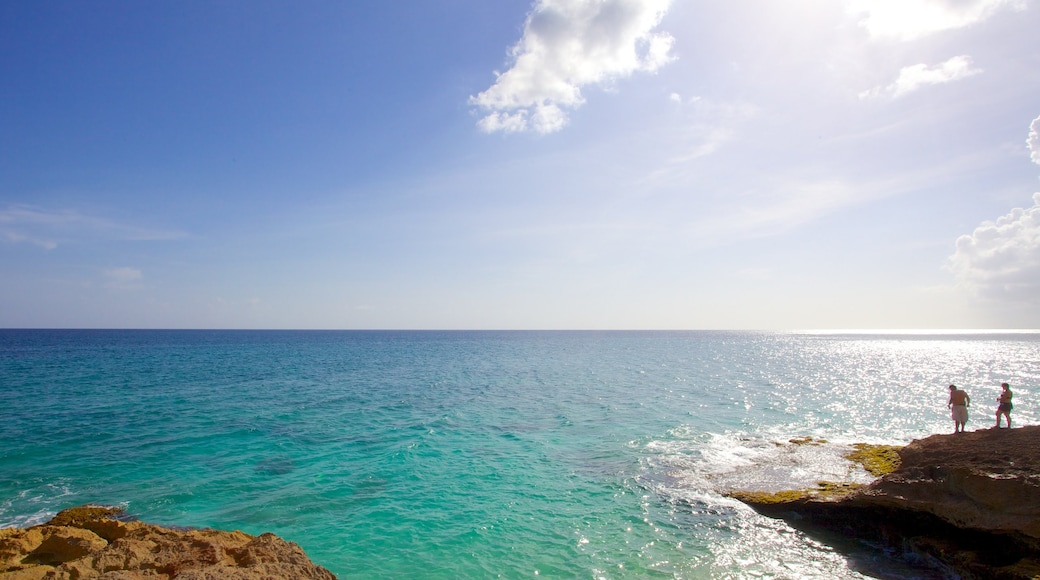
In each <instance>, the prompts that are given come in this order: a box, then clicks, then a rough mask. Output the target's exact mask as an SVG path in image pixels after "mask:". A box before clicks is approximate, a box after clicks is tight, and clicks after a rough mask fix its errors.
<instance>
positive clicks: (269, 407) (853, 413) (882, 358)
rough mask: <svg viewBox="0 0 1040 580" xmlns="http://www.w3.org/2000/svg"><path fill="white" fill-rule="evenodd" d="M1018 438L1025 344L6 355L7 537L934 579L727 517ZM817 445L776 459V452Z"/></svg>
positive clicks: (436, 564)
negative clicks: (123, 537) (936, 437)
mask: <svg viewBox="0 0 1040 580" xmlns="http://www.w3.org/2000/svg"><path fill="white" fill-rule="evenodd" d="M1003 381H1007V382H1009V383H1011V385H1012V389H1013V390H1014V391H1015V411H1014V414H1013V417H1014V419H1015V421H1016V425H1022V424H1035V423H1036V422H1037V412H1036V405H1035V404H1034V403H1033V401H1034V400H1035V395H1036V392H1037V385H1038V382H1040V334H1036V333H1007V334H1001V333H980V334H948V333H946V334H891V335H878V334H797V333H755V332H461V331H460V332H432V331H428V332H419V331H416V332H392V331H328V332H323V331H152V330H148V331H121V330H97V331H94V330H0V387H2V393H3V397H4V399H3V403H2V405H0V526H24V525H30V524H34V523H40V522H43V521H46V519H47V518H49V517H50V516H51V515H53V514H54V513H56V512H57V511H58V510H60V509H62V508H64V507H69V506H73V505H78V504H82V503H87V502H93V503H105V504H118V505H123V506H125V507H126V508H127V510H128V511H129V512H130V513H132V514H134V515H136V516H138V517H140V518H141V519H144V520H147V521H151V522H155V523H162V524H167V525H182V526H200V527H201V526H211V527H216V528H222V529H241V530H242V531H245V532H247V533H252V534H259V533H262V532H265V531H271V532H275V533H277V534H279V535H281V536H283V537H285V538H287V539H289V540H291V541H294V542H296V543H298V544H300V545H301V546H302V547H303V548H304V549H305V550H306V551H307V553H308V555H310V556H311V558H312V559H314V560H315V561H316V562H318V563H319V564H322V565H324V566H325V567H327V568H329V569H330V570H332V571H333V572H335V573H336V574H338V575H339V576H340V577H343V578H349V577H426V578H457V577H495V576H501V577H507V578H513V577H532V576H535V575H538V576H548V577H582V578H600V577H602V578H647V577H667V578H745V577H749V576H757V577H765V578H806V577H808V578H812V577H818V578H861V577H864V576H867V577H922V576H924V577H927V573H925V572H923V571H921V570H917V569H914V568H912V567H907V566H904V565H903V564H901V563H900V562H899V561H898V560H897V559H894V558H892V557H890V556H888V555H885V554H883V553H880V552H877V551H876V550H873V549H871V548H870V547H868V546H859V545H838V546H837V547H835V546H830V545H824V544H821V543H818V542H817V541H815V540H813V539H811V538H807V537H805V536H804V535H802V534H801V533H799V532H797V531H795V530H793V529H791V528H789V527H788V526H786V524H784V523H782V522H777V521H774V520H769V519H767V518H763V517H761V516H758V515H757V514H755V513H754V512H752V511H751V510H749V509H747V508H746V507H744V506H743V505H741V504H739V503H737V502H734V501H732V500H730V499H728V498H726V497H725V496H724V495H723V492H724V491H725V490H727V489H731V488H751V489H781V488H785V487H793V486H799V487H802V486H807V485H813V484H814V483H815V482H816V481H817V480H820V479H832V480H853V481H869V477H868V476H867V475H866V474H865V473H862V472H861V471H859V470H858V469H856V468H854V467H853V466H850V465H849V464H848V463H847V462H845V461H844V460H842V459H841V450H842V446H843V445H847V444H849V443H853V442H859V441H865V442H875V443H897V444H903V443H907V442H908V441H910V440H911V439H913V438H917V437H922V436H926V435H929V434H932V433H935V432H947V431H950V430H952V422H951V421H950V420H949V418H948V416H947V411H946V406H945V403H946V396H947V391H946V385H947V384H949V383H951V382H953V383H956V384H958V385H961V386H964V387H965V388H966V389H967V390H968V392H969V393H970V394H971V396H972V398H973V401H974V402H975V404H974V406H973V408H972V418H971V421H970V422H969V429H976V428H988V427H989V426H991V425H992V424H993V421H994V418H993V413H994V409H995V406H996V403H995V401H994V400H995V398H996V396H997V393H998V392H999V386H998V385H999V384H1000V382H1003ZM801 436H811V437H817V438H823V439H827V440H828V441H829V442H830V443H831V445H827V446H821V447H815V446H795V445H789V444H787V443H786V442H788V441H789V440H790V439H791V438H793V437H801Z"/></svg>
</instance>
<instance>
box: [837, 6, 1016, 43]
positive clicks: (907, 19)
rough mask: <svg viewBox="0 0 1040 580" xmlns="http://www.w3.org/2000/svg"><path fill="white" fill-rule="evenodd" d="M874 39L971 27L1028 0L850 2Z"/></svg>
mask: <svg viewBox="0 0 1040 580" xmlns="http://www.w3.org/2000/svg"><path fill="white" fill-rule="evenodd" d="M846 5H847V7H848V11H849V12H850V13H852V14H855V15H858V16H860V21H859V23H860V25H861V26H863V27H864V28H866V29H867V32H869V33H870V36H871V37H874V38H889V39H895V40H903V41H906V40H914V39H916V38H920V37H922V36H927V35H929V34H934V33H936V32H942V31H944V30H953V29H957V28H963V27H965V26H970V25H972V24H975V23H977V22H981V21H983V20H986V19H987V18H989V17H990V16H993V15H994V14H996V13H997V12H999V11H1000V10H1003V9H1006V8H1007V9H1014V10H1021V9H1023V8H1025V5H1026V2H1025V0H847V2H846Z"/></svg>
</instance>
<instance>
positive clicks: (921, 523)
mask: <svg viewBox="0 0 1040 580" xmlns="http://www.w3.org/2000/svg"><path fill="white" fill-rule="evenodd" d="M898 454H899V459H900V465H899V467H898V468H897V469H895V471H892V472H891V473H888V474H887V475H884V476H882V477H880V478H879V479H877V480H875V481H874V482H873V483H871V484H870V485H867V486H863V487H858V488H846V489H841V490H840V491H838V492H834V489H835V487H834V486H830V485H822V484H821V491H819V492H816V491H814V490H810V491H808V492H805V493H790V492H782V493H778V494H761V493H758V494H742V493H740V492H734V493H732V495H733V497H736V498H738V499H740V500H742V501H744V502H745V503H748V504H749V505H751V506H752V507H753V508H755V509H756V510H757V511H759V512H760V513H763V514H765V515H768V516H771V517H779V518H783V519H785V520H787V521H788V522H789V523H791V525H792V526H794V527H796V528H799V529H802V530H803V531H805V532H807V533H809V534H813V533H815V532H820V531H829V532H834V531H837V532H840V533H841V534H843V535H845V536H849V537H855V538H861V539H866V540H870V541H873V542H878V541H881V542H883V543H885V544H887V545H889V546H891V547H895V548H897V549H899V550H903V551H904V552H905V553H907V554H912V555H913V556H914V557H916V558H917V559H918V560H919V561H925V562H928V563H930V564H931V565H932V566H933V567H935V568H939V569H942V570H945V571H947V572H953V573H954V574H956V575H959V576H961V577H962V578H1001V579H1017V578H1040V426H1030V427H1022V428H1016V429H987V430H980V431H975V432H969V433H959V434H950V435H933V436H931V437H927V438H925V439H920V440H916V441H913V442H911V443H910V444H909V445H907V446H906V447H903V448H901V449H899V450H898Z"/></svg>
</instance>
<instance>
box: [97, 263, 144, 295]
mask: <svg viewBox="0 0 1040 580" xmlns="http://www.w3.org/2000/svg"><path fill="white" fill-rule="evenodd" d="M103 274H104V277H105V284H104V285H105V287H106V288H116V289H120V290H132V289H136V288H140V287H141V281H142V280H143V279H144V274H142V273H141V271H140V270H138V269H137V268H131V267H129V266H122V267H118V268H108V269H107V270H105V271H104V273H103Z"/></svg>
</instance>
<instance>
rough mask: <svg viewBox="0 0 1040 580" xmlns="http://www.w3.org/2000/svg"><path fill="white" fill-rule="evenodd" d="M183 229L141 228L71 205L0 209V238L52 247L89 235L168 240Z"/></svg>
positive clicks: (14, 206)
mask: <svg viewBox="0 0 1040 580" xmlns="http://www.w3.org/2000/svg"><path fill="white" fill-rule="evenodd" d="M183 237H185V234H184V233H183V232H178V231H171V230H161V229H153V228H144V227H140V226H135V225H130V224H125V223H121V222H118V221H115V220H112V219H108V218H104V217H98V216H94V215H89V214H86V213H82V212H80V211H77V210H71V209H60V210H55V209H47V208H41V207H34V206H28V205H11V206H8V207H7V208H5V209H0V239H4V240H7V241H8V242H10V243H28V244H33V245H37V246H40V247H42V248H46V249H49V250H52V249H54V248H57V247H58V246H59V245H60V244H62V243H67V242H70V241H73V240H82V239H89V238H104V239H117V240H136V241H141V240H170V239H177V238H183Z"/></svg>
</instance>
